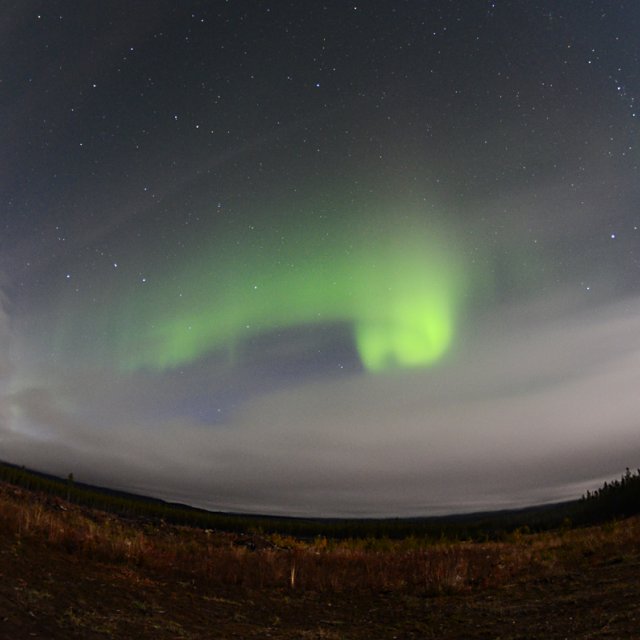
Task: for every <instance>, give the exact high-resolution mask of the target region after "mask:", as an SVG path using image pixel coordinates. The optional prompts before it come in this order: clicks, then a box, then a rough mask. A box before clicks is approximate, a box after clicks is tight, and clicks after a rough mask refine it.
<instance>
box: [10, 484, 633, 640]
mask: <svg viewBox="0 0 640 640" xmlns="http://www.w3.org/2000/svg"><path fill="white" fill-rule="evenodd" d="M0 536H1V539H2V540H4V541H5V549H4V551H3V553H4V557H5V565H6V560H7V558H11V561H12V562H14V563H15V566H16V567H18V566H22V565H21V564H20V563H21V562H23V561H27V556H29V557H35V556H37V557H39V558H40V559H41V560H40V561H39V562H40V563H42V562H44V563H45V564H46V563H47V562H48V560H47V559H48V558H58V559H60V558H64V557H67V558H69V559H73V562H74V563H75V564H74V565H73V566H75V567H76V568H77V571H80V572H81V573H82V572H83V571H84V572H87V573H91V571H94V570H96V568H97V567H101V569H100V571H103V570H104V567H111V569H109V571H110V572H114V571H115V572H116V573H117V575H118V576H120V578H118V580H120V579H121V577H122V576H123V575H125V576H130V577H131V585H130V587H129V588H130V590H131V591H132V592H133V593H135V594H136V595H135V597H134V598H133V599H132V600H131V604H130V607H133V609H134V611H136V610H139V611H137V613H140V614H141V615H143V614H144V615H147V614H149V615H151V614H150V612H151V613H153V612H155V613H154V614H153V615H156V614H157V611H163V612H164V614H163V615H164V616H165V617H167V621H166V622H167V624H168V623H169V622H170V621H171V620H169V618H168V616H169V614H167V613H166V609H165V607H167V608H169V606H170V605H167V604H165V605H163V606H160V605H158V604H157V600H158V599H161V598H162V597H163V596H161V595H160V593H156V596H155V598H156V600H155V601H156V604H154V605H153V606H151V605H149V604H144V602H143V601H141V600H140V596H139V590H140V588H141V587H140V585H141V584H156V585H157V584H162V585H165V587H164V591H165V592H166V594H165V595H166V597H168V598H169V600H171V598H174V599H175V598H177V597H178V596H177V595H176V593H175V589H184V588H187V587H185V585H191V586H193V588H195V585H197V592H198V594H199V597H201V598H202V599H201V600H199V601H198V604H197V606H196V604H192V605H190V606H193V607H195V609H194V611H195V610H198V608H199V607H200V608H202V607H205V608H206V607H214V608H216V607H217V608H220V607H223V608H225V607H226V608H229V606H231V605H229V602H236V603H240V604H236V605H233V607H236V609H237V608H238V607H240V609H241V610H244V608H245V606H246V604H242V603H243V602H244V603H246V601H247V599H248V600H249V601H250V602H251V603H252V605H251V606H252V607H253V608H254V609H256V610H257V611H258V610H261V608H260V605H259V604H258V605H256V599H258V601H260V600H263V601H269V602H271V603H272V604H271V605H270V606H269V607H267V608H266V609H265V610H264V611H265V612H266V611H271V610H272V609H273V598H274V597H276V596H277V597H278V598H279V600H278V602H280V603H286V607H287V610H292V609H295V606H297V605H296V604H295V603H296V602H297V603H298V605H299V604H300V603H301V602H302V601H304V602H307V605H306V606H307V608H308V607H309V606H311V605H310V603H313V605H314V606H315V607H316V608H317V609H318V611H319V612H321V611H322V603H323V602H324V603H325V606H327V607H330V606H331V603H332V602H333V603H334V605H333V606H334V609H333V612H334V613H335V612H336V611H338V610H339V607H338V608H336V604H335V603H336V602H340V603H342V604H345V603H351V606H352V607H353V606H355V607H356V610H357V608H358V607H362V606H364V605H363V604H362V603H368V604H367V606H369V604H370V603H371V602H375V601H379V600H380V598H383V599H386V600H387V601H391V602H393V603H394V604H393V607H394V608H395V614H394V616H395V618H397V617H398V616H399V619H398V620H397V622H399V621H401V620H402V619H404V617H405V616H414V617H415V615H416V612H415V611H413V610H412V607H413V608H415V607H416V606H418V604H417V603H419V602H420V601H424V600H423V599H424V598H428V599H431V601H433V602H445V601H446V602H453V601H455V600H451V599H452V598H453V599H455V598H466V602H467V603H471V602H473V601H475V600H476V599H477V598H478V597H481V596H482V595H483V594H485V593H489V592H496V590H497V592H498V593H503V594H504V595H506V596H507V597H506V598H502V600H501V605H500V606H501V607H504V603H505V601H509V591H510V590H511V589H513V588H514V585H520V586H519V587H518V588H519V589H521V588H522V585H525V584H528V585H529V586H531V585H532V584H539V582H540V581H544V583H545V584H549V585H551V584H553V582H554V580H555V581H562V580H565V579H566V577H567V576H571V575H574V576H580V575H587V574H588V573H589V572H590V571H593V570H599V569H598V568H599V567H611V566H614V567H615V566H620V567H629V566H633V567H635V568H636V569H637V564H638V562H637V560H638V557H639V556H640V520H638V519H637V518H636V519H628V520H625V521H620V522H613V523H610V524H607V525H603V526H599V527H592V528H588V529H569V528H567V529H565V530H560V531H556V532H553V533H543V534H535V535H532V534H529V533H527V532H523V531H516V532H515V533H513V534H511V535H510V537H509V539H508V540H506V541H504V542H487V543H472V542H468V543H465V542H447V541H440V542H437V543H434V542H428V541H425V540H420V539H417V538H407V539H404V540H398V541H391V540H388V539H364V540H343V541H333V540H329V539H326V538H317V539H316V540H314V541H312V542H304V541H300V540H296V539H294V538H289V537H283V536H280V535H269V536H266V535H259V534H232V533H225V532H220V531H211V530H199V529H192V528H188V527H180V526H173V525H167V524H163V523H152V522H149V521H126V520H123V519H122V518H118V517H116V516H114V515H110V514H107V513H104V512H100V511H95V510H90V509H87V508H84V507H80V506H78V505H72V504H70V503H68V502H66V501H64V500H62V499H60V498H56V497H51V496H47V495H45V494H35V493H31V492H29V491H27V490H25V489H21V488H18V487H14V486H11V485H6V484H0ZM43 558H44V560H42V559H43ZM52 562H53V561H52ZM23 571H25V575H26V573H27V572H26V570H24V569H23ZM60 573H61V570H58V571H57V572H51V573H50V574H49V575H50V576H53V577H51V578H50V581H49V583H48V584H49V585H50V587H49V590H48V591H47V590H45V589H43V588H42V586H41V585H40V586H39V587H37V588H36V587H33V586H31V588H30V589H27V590H26V591H25V589H26V586H20V584H21V583H17V588H18V591H16V593H19V594H21V597H26V596H25V595H24V594H25V593H28V594H30V595H29V596H28V598H29V601H28V602H27V603H26V605H24V606H26V607H27V609H28V610H29V611H31V612H32V613H33V611H34V610H35V609H37V606H38V605H39V604H40V605H42V606H45V605H47V606H50V600H49V598H51V599H52V600H54V601H55V600H56V598H58V597H59V596H58V595H56V593H57V592H56V588H55V585H56V575H60ZM133 576H135V581H134V580H133ZM61 579H62V578H61ZM102 579H103V580H104V578H102ZM112 580H113V578H112ZM63 581H64V580H63ZM145 581H147V582H145ZM125 584H126V581H125ZM505 587H507V589H506V590H505ZM120 588H122V587H120ZM492 590H493V591H492ZM43 594H45V595H43ZM46 594H49V596H47V595H46ZM171 594H172V595H171ZM233 594H236V595H235V596H233V597H232V595H233ZM238 594H244V595H243V596H240V595H238ZM256 594H259V595H256ZM278 594H279V595H278ZM67 597H68V594H67ZM78 597H80V596H78ZM447 598H449V600H447ZM283 599H284V600H283ZM0 602H1V601H0ZM134 602H138V604H137V605H136V604H133V603H134ZM47 603H49V604H47ZM354 603H360V604H354ZM121 606H123V605H121ZM279 606H280V607H282V604H280V605H279ZM421 606H422V605H421ZM233 607H231V608H233ZM0 609H1V607H0ZM85 609H86V606H79V605H76V606H74V605H73V604H69V603H68V601H67V602H66V604H65V608H64V612H63V613H64V615H58V616H57V618H56V625H57V626H59V627H60V629H66V632H65V633H67V632H68V631H69V629H73V628H77V629H80V628H81V629H82V630H83V634H85V635H83V636H82V637H86V633H87V629H88V627H92V628H94V631H95V624H94V623H93V622H90V621H88V618H87V614H86V611H85ZM277 609H278V606H276V608H275V609H273V610H274V611H276V610H277ZM122 610H123V609H118V612H114V613H113V620H116V619H117V618H118V615H119V612H121V611H122ZM410 611H411V613H410ZM0 613H1V611H0ZM137 613H136V615H137ZM325 613H327V612H326V611H325ZM158 615H159V614H158ZM234 615H238V616H240V618H238V620H240V621H241V618H242V616H244V615H246V614H245V613H240V610H236V611H235V613H234ZM265 615H266V613H265ZM269 615H271V614H269ZM282 615H283V612H282V611H280V612H279V613H274V616H275V617H274V619H275V618H279V617H281V616H282ZM304 615H306V614H304ZM318 615H320V616H321V617H322V615H324V614H322V613H318ZM327 615H328V613H327ZM420 615H423V614H420ZM424 615H426V614H424ZM429 615H433V613H430V614H429ZM329 617H331V616H329ZM109 618H110V617H109V616H108V615H107V614H104V613H103V614H101V617H100V620H101V621H102V622H101V623H100V624H101V625H102V627H103V628H104V629H107V631H104V633H103V635H102V636H99V637H126V635H122V636H121V635H119V633H120V631H118V630H117V629H116V627H117V625H116V626H115V627H113V628H111V627H109V624H108V619H109ZM395 618H394V619H395ZM5 619H9V618H8V617H7V618H5ZM171 619H172V620H174V623H175V624H178V623H177V622H175V619H173V618H171ZM269 620H271V618H269ZM147 622H148V620H147ZM271 622H273V620H271ZM271 622H270V623H269V625H270V628H271V627H273V624H271ZM387 622H388V621H387ZM414 623H415V624H417V622H416V621H415V620H414V621H413V622H412V624H414ZM96 624H97V623H96ZM130 624H131V622H130V621H129V622H128V623H127V625H130ZM145 624H146V622H145ZM179 624H180V625H181V626H180V629H181V631H180V633H178V632H177V631H176V632H175V634H174V635H173V636H167V637H230V636H226V635H222V636H218V635H212V636H199V635H197V634H196V635H194V636H191V635H189V632H188V631H187V628H188V624H187V623H185V622H184V620H183V621H181V622H180V623H179ZM185 624H186V626H185ZM265 624H266V623H265ZM415 624H414V626H415ZM460 624H462V621H461V622H460ZM269 625H267V626H269ZM143 626H144V625H143ZM2 628H3V627H2V624H0V631H1V630H2ZM141 628H142V627H141ZM144 628H146V627H144ZM169 628H170V625H169V626H168V627H166V629H169ZM462 628H463V627H462ZM77 629H76V630H77ZM109 629H111V631H108V630H109ZM166 629H165V630H166ZM176 629H177V627H176ZM352 632H353V630H351V629H347V628H343V629H341V630H340V633H336V635H330V634H329V635H325V636H322V635H308V636H306V637H327V638H329V637H336V638H337V637H360V636H358V635H357V634H356V635H353V633H355V632H353V633H352ZM48 633H50V636H49V637H58V636H57V635H56V634H55V632H54V631H51V629H49V632H48ZM122 633H124V631H123V632H122ZM128 633H133V632H132V631H131V629H129V631H128ZM138 633H142V632H141V631H140V632H138ZM144 633H147V632H144ZM149 633H151V632H150V631H149ZM238 633H239V635H238V636H237V637H250V636H249V635H246V636H245V635H243V633H248V632H238ZM327 633H328V632H327ZM51 634H53V635H51ZM181 634H182V635H181ZM0 637H19V636H16V635H15V633H14V634H13V635H12V636H9V635H7V636H2V635H1V634H0ZM25 637H27V636H26V635H25ZM43 637H47V636H46V634H45V636H43ZM59 637H63V636H62V635H60V636H59ZM96 637H98V636H96ZM130 637H136V636H135V634H134V635H132V636H130ZM138 637H146V636H145V635H139V636H138ZM148 637H165V636H162V635H157V634H156V632H154V633H153V634H151V635H149V636H148ZM278 637H289V636H287V635H286V634H285V635H281V636H278ZM291 637H294V636H291ZM299 637H304V636H303V635H301V636H299ZM390 637H391V636H390ZM399 637H414V636H412V635H408V636H399ZM415 637H421V636H420V635H416V636H415ZM422 637H428V636H427V635H424V636H422ZM443 637H446V634H445V635H444V636H443ZM468 637H482V636H473V635H469V636H468ZM505 637H519V636H515V635H514V636H505ZM523 637H526V636H523ZM603 637H604V636H603ZM607 637H615V636H607ZM629 637H631V636H629Z"/></svg>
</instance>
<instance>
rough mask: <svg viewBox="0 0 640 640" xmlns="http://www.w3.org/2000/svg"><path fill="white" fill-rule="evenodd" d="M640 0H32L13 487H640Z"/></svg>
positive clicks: (3, 398) (409, 505)
mask: <svg viewBox="0 0 640 640" xmlns="http://www.w3.org/2000/svg"><path fill="white" fill-rule="evenodd" d="M639 34H640V5H638V3H636V2H618V1H604V0H565V1H563V2H556V1H551V0H548V1H537V0H533V1H528V0H521V1H511V2H508V1H506V0H504V1H503V0H495V1H493V2H490V1H485V0H473V1H467V2H455V1H445V0H432V1H427V0H423V1H418V0H408V1H402V0H393V1H391V0H389V1H384V0H372V1H367V2H362V3H359V2H339V1H335V2H315V1H310V2H293V1H291V0H287V1H284V0H283V1H282V2H281V1H278V0H276V1H275V2H266V1H262V2H257V1H242V0H227V1H222V0H212V1H210V2H193V1H187V0H185V1H182V2H177V1H174V2H168V1H162V0H154V1H153V2H152V1H150V0H148V1H146V2H141V1H136V0H127V1H120V0H112V1H109V0H106V1H104V2H84V1H81V0H75V1H72V0H48V1H46V2H44V1H41V2H36V1H31V0H20V1H18V0H15V1H13V2H11V1H8V2H2V11H1V12H0V61H1V63H0V115H1V121H2V125H1V126H0V230H1V232H0V459H4V460H6V461H10V462H14V463H17V464H25V465H27V466H31V467H35V468H38V469H41V470H45V471H50V472H54V473H60V474H64V475H66V474H68V473H70V472H73V473H74V476H75V477H76V478H77V479H78V480H82V481H86V482H95V483H101V484H105V485H108V486H112V487H117V488H123V489H128V490H133V491H139V492H144V493H148V494H152V495H155V496H159V497H163V498H168V499H172V500H180V501H185V502H189V503H191V504H196V505H198V506H204V507H208V508H212V509H224V510H232V511H248V512H262V513H281V514H294V515H304V514H313V515H349V516H358V515H394V516H395V515H400V516H401V515H414V514H424V515H429V514H436V513H445V512H452V511H454V512H455V511H469V510H481V509H488V508H503V507H510V506H515V505H525V504H532V503H539V502H545V501H553V500H560V499H564V498H567V497H578V496H579V495H580V494H581V493H582V492H583V491H585V490H586V489H588V488H593V487H594V486H597V485H598V484H599V483H601V482H602V480H603V479H608V478H610V477H615V476H617V475H619V474H620V473H621V472H622V471H623V470H624V468H625V467H627V466H629V467H631V468H635V467H636V466H638V465H639V464H640V230H639V227H640V170H639V164H640V146H639V141H638V134H639V132H640V38H639V37H638V35H639Z"/></svg>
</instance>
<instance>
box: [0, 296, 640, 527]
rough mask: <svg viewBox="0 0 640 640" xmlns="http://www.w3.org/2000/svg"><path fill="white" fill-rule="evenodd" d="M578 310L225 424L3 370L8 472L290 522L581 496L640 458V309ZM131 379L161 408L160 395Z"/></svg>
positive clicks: (523, 323)
mask: <svg viewBox="0 0 640 640" xmlns="http://www.w3.org/2000/svg"><path fill="white" fill-rule="evenodd" d="M564 298H565V303H564V310H563V311H562V312H559V311H558V304H557V301H556V302H554V303H553V305H551V304H550V302H549V299H546V300H540V301H539V302H538V303H534V302H529V303H528V304H527V305H526V306H520V307H515V306H511V307H509V308H505V309H504V310H502V312H499V313H492V314H491V316H487V318H486V319H485V320H484V321H483V322H478V323H476V324H475V325H474V326H473V327H468V328H467V331H466V334H465V336H463V338H462V341H463V342H464V344H462V345H461V346H460V348H459V349H458V350H457V351H456V352H454V353H453V354H452V355H451V357H450V358H449V359H448V360H447V361H446V362H444V363H442V364H441V365H440V366H438V367H435V368H433V369H430V370H422V371H414V372H398V373H396V374H389V375H377V376H369V375H364V374H360V375H353V376H350V377H346V378H341V379H337V380H334V381H331V380H322V381H321V380H316V381H312V382H309V381H306V382H305V381H302V382H301V383H300V384H299V385H298V386H296V387H288V388H285V389H280V390H276V391H269V392H264V393H262V394H260V395H256V396H253V397H252V398H250V399H249V400H248V401H247V402H246V403H245V404H243V405H242V406H241V407H240V408H239V409H238V411H237V412H236V413H235V414H233V416H232V417H231V418H229V419H228V421H227V422H223V423H221V424H215V425H213V424H209V425H207V424H202V422H196V421H194V420H193V419H192V418H187V417H181V416H179V415H178V416H176V417H173V418H171V419H166V418H165V419H158V418H157V417H156V418H154V419H153V420H150V419H149V418H148V417H147V418H145V416H144V412H140V413H139V414H138V415H136V413H135V411H133V412H132V411H131V406H130V399H129V400H128V401H127V402H125V403H123V405H122V408H121V409H119V405H118V394H119V393H121V391H120V389H121V387H119V386H118V385H115V384H114V382H113V380H111V379H109V374H107V373H104V372H102V373H100V374H96V373H95V372H94V374H93V375H89V374H88V373H87V375H86V376H84V377H82V376H78V375H73V376H72V375H71V374H69V375H67V376H65V374H64V372H62V373H61V372H57V375H55V376H54V375H53V374H52V375H51V376H50V377H48V378H47V377H46V376H45V377H37V378H34V377H31V378H30V377H29V376H27V375H25V373H24V372H22V373H20V372H13V373H10V372H12V371H13V370H12V369H10V368H9V366H8V363H6V362H4V363H3V366H2V368H1V371H2V372H3V377H4V381H5V382H4V386H3V396H2V399H1V403H0V416H2V424H1V431H0V445H1V449H2V458H4V459H6V460H9V461H12V462H16V463H20V464H27V465H31V466H34V467H37V468H40V469H44V470H48V471H52V472H57V473H61V474H67V473H69V472H71V471H72V472H74V474H75V475H76V477H77V478H78V479H81V480H83V481H88V482H96V483H104V484H107V485H110V486H117V487H120V488H125V489H130V490H137V491H142V492H147V493H150V494H153V495H157V496H160V497H164V498H168V499H173V500H183V501H186V502H189V503H192V504H196V505H200V506H205V507H208V508H213V509H223V510H236V511H253V512H269V513H285V514H294V515H325V516H332V515H354V516H363V515H374V516H383V515H384V516H394V515H416V514H436V513H446V512H455V511H471V510H480V509H490V508H503V507H511V506H516V505H524V504H531V503H537V502H544V501H553V500H560V499H564V498H568V497H575V496H577V495H579V494H580V493H581V492H582V491H584V490H585V489H587V488H592V487H594V486H596V485H597V484H599V483H600V482H601V481H602V479H603V478H607V477H611V476H615V475H617V474H618V473H619V472H620V471H621V470H623V469H624V467H625V466H631V467H633V466H634V465H635V464H637V460H638V458H639V456H640V437H639V433H640V430H639V428H638V421H639V417H638V416H640V393H639V392H638V389H640V299H637V298H635V299H628V300H626V301H622V302H617V303H615V304H613V303H612V304H609V305H602V306H598V307H587V306H584V305H583V306H579V305H572V304H571V303H570V301H568V297H567V296H564ZM552 309H553V311H552ZM2 326H3V327H4V328H3V331H2V339H3V341H4V342H5V343H6V341H7V340H8V339H9V336H10V332H9V331H8V329H7V328H6V322H3V325H2ZM7 352H8V349H7V348H6V345H5V346H4V347H3V349H2V353H3V354H6V353H7ZM3 360H6V357H3ZM16 364H17V363H14V365H16ZM135 383H136V384H138V392H139V395H140V398H144V404H145V405H148V403H149V398H150V397H153V394H154V393H155V392H156V391H154V385H153V381H152V380H138V381H136V382H135ZM163 393H165V394H166V393H167V390H166V388H165V389H164V390H163ZM176 393H178V392H176ZM102 394H107V396H108V401H104V399H103V398H102ZM101 398H102V400H101ZM170 400H171V399H170V398H169V402H170ZM163 401H164V402H167V398H163ZM177 401H178V398H177V397H176V402H177ZM182 402H184V401H182ZM132 416H133V417H132ZM98 425H99V426H98Z"/></svg>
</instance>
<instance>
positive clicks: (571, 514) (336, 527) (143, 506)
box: [0, 462, 640, 541]
mask: <svg viewBox="0 0 640 640" xmlns="http://www.w3.org/2000/svg"><path fill="white" fill-rule="evenodd" d="M0 480H2V481H5V482H8V483H10V484H14V485H17V486H20V487H23V488H25V489H29V490H31V491H35V492H40V493H43V494H46V495H49V496H56V497H58V498H61V499H63V500H67V501H69V502H72V503H75V504H78V505H81V506H85V507H88V508H91V509H99V510H103V511H108V512H111V513H115V514H118V515H120V516H122V517H125V518H131V519H135V520H149V521H152V522H158V521H164V522H167V523H171V524H177V525H186V526H192V527H199V528H203V529H214V530H219V531H229V532H238V533H240V532H243V533H246V532H256V533H279V534H282V535H290V536H295V537H298V538H301V539H312V538H315V537H318V536H324V537H328V538H335V539H345V538H385V537H386V538H391V539H398V538H407V537H410V536H414V537H419V538H421V539H427V540H428V539H432V540H434V541H437V540H443V539H447V540H476V541H487V540H501V539H505V538H507V537H508V536H510V535H512V534H513V533H514V532H517V531H530V532H536V531H546V530H550V529H556V528H566V527H572V526H585V525H591V524H597V523H600V522H604V521H607V520H611V519H616V518H625V517H628V516H631V515H635V514H637V513H640V469H638V470H637V471H636V472H634V473H632V472H631V471H630V470H629V469H627V470H626V472H625V473H624V475H623V476H622V477H621V478H620V479H619V480H614V481H612V482H605V483H604V485H603V486H602V487H601V488H600V489H598V490H596V491H594V492H587V493H586V494H585V495H584V496H582V498H581V499H578V500H574V501H571V502H564V503H560V504H552V505H543V506H535V507H529V508H525V509H517V510H508V511H496V512H487V513H475V514H461V515H451V516H439V517H424V518H384V519H335V518H287V517H277V516H254V515H242V514H231V513H222V512H211V511H205V510H203V509H197V508H194V507H189V506H187V505H182V504H174V503H170V502H165V501H163V500H158V499H155V498H149V497H145V496H139V495H135V494H130V493H126V492H121V491H115V490H110V489H107V488H103V487H95V486H92V485H88V484H83V483H80V482H76V481H75V480H74V477H73V474H69V476H68V477H67V478H66V479H63V478H59V477H55V476H52V475H49V474H45V473H40V472H37V471H33V470H30V469H26V468H25V467H19V466H16V465H13V464H9V463H5V462H0Z"/></svg>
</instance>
